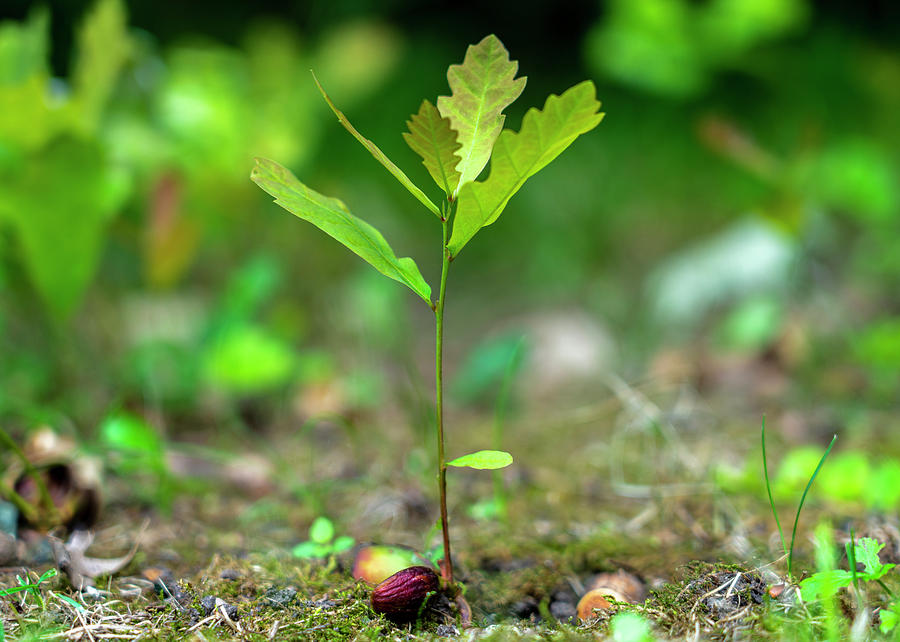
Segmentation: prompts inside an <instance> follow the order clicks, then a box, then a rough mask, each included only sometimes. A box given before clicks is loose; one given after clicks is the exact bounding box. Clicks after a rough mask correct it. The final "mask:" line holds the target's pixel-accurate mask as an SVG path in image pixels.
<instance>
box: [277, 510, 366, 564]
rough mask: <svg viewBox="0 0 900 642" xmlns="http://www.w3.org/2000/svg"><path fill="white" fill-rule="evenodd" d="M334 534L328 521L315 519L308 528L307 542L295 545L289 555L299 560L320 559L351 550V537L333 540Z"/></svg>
mask: <svg viewBox="0 0 900 642" xmlns="http://www.w3.org/2000/svg"><path fill="white" fill-rule="evenodd" d="M334 532H335V531H334V524H333V523H332V522H331V520H330V519H328V518H327V517H322V516H320V517H316V518H315V519H314V520H313V523H312V525H310V527H309V540H308V541H306V542H301V543H299V544H297V545H296V546H295V547H294V549H293V550H292V551H291V553H293V555H294V557H299V558H301V559H322V558H325V557H328V556H329V555H335V554H337V553H343V552H344V551H347V550H350V549H351V548H353V544H355V542H354V541H353V538H352V537H350V536H349V535H341V536H340V537H338V538H337V539H335V537H334Z"/></svg>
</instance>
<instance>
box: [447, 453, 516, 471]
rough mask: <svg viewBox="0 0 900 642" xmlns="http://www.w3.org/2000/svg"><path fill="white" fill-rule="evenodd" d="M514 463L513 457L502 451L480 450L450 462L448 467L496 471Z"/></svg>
mask: <svg viewBox="0 0 900 642" xmlns="http://www.w3.org/2000/svg"><path fill="white" fill-rule="evenodd" d="M511 463H513V458H512V455H510V454H509V453H508V452H504V451H502V450H479V451H478V452H474V453H469V454H468V455H463V456H462V457H457V458H456V459H454V460H452V461H448V462H447V465H448V466H455V467H457V468H475V469H478V470H496V469H497V468H506V467H507V466H509V465H510V464H511Z"/></svg>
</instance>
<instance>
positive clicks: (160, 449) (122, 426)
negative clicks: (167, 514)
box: [99, 411, 175, 510]
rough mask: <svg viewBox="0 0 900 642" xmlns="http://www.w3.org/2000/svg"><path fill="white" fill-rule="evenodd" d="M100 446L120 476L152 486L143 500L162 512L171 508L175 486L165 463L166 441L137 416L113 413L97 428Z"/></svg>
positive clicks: (126, 413)
mask: <svg viewBox="0 0 900 642" xmlns="http://www.w3.org/2000/svg"><path fill="white" fill-rule="evenodd" d="M99 446H100V448H101V449H102V450H103V452H104V453H105V454H106V461H107V463H108V464H109V465H110V466H112V468H113V470H115V471H116V472H118V473H119V474H122V475H126V476H129V477H131V478H137V479H141V478H144V479H150V480H152V483H151V484H149V485H148V486H147V488H149V491H148V495H147V497H146V499H147V500H148V501H151V502H153V503H154V504H156V505H158V506H159V507H161V508H162V509H164V510H168V509H169V508H170V507H171V504H172V500H173V498H174V493H175V487H174V483H173V481H174V480H173V479H172V476H171V474H170V472H169V466H168V463H167V462H166V452H165V442H164V440H163V438H162V437H161V436H160V435H159V433H158V432H157V431H156V429H154V428H153V426H151V425H150V424H149V423H147V421H145V420H144V419H143V418H142V417H139V416H138V415H135V414H132V413H129V412H124V411H115V412H112V413H111V414H110V415H109V416H107V417H106V419H104V420H103V422H102V423H101V425H100V439H99Z"/></svg>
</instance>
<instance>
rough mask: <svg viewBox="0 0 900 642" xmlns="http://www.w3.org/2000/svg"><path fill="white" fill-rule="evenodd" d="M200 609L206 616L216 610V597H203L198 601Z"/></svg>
mask: <svg viewBox="0 0 900 642" xmlns="http://www.w3.org/2000/svg"><path fill="white" fill-rule="evenodd" d="M200 607H201V608H202V609H203V615H204V616H207V615H209V614H210V613H212V612H213V609H214V608H216V596H215V595H204V596H203V597H202V598H201V599H200Z"/></svg>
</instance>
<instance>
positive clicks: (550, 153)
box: [449, 80, 604, 257]
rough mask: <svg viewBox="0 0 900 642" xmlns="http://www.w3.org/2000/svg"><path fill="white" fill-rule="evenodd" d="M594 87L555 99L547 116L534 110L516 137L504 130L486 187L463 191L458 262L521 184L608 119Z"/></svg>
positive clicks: (454, 246)
mask: <svg viewBox="0 0 900 642" xmlns="http://www.w3.org/2000/svg"><path fill="white" fill-rule="evenodd" d="M599 109H600V102H599V101H598V100H597V98H596V89H595V87H594V83H593V82H591V81H590V80H586V81H584V82H581V83H579V84H577V85H575V86H574V87H571V88H569V89H568V90H566V91H565V92H564V93H563V94H562V95H561V96H556V95H551V96H549V97H548V98H547V102H546V103H545V104H544V108H543V109H542V110H538V109H535V108H533V107H532V108H531V109H529V110H528V113H526V114H525V118H524V119H523V120H522V129H521V130H520V131H519V132H518V133H516V132H514V131H511V130H509V129H505V130H503V133H501V134H500V138H498V139H497V144H496V145H494V151H493V154H491V173H490V175H489V176H488V177H487V179H485V180H484V181H481V182H478V183H470V184H467V185H464V186H463V187H462V188H461V189H460V193H459V204H458V205H457V211H456V220H455V222H454V224H453V235H452V236H451V238H450V243H449V248H450V254H451V256H453V257H455V256H456V255H457V254H459V251H460V250H461V249H462V248H463V246H464V245H465V244H466V243H468V242H469V240H470V239H471V238H472V237H473V236H475V234H476V232H478V230H480V229H481V228H482V227H484V226H485V225H490V224H491V223H493V222H494V221H496V220H497V217H498V216H500V213H501V212H502V211H503V208H504V207H506V204H507V203H508V202H509V199H510V198H511V197H512V196H513V194H515V193H516V192H517V191H519V188H520V187H522V184H523V183H524V182H525V181H526V180H527V179H528V178H529V177H531V176H533V175H534V174H536V173H537V172H538V171H539V170H541V169H542V168H543V167H545V166H546V165H547V164H548V163H549V162H550V161H552V160H553V159H554V158H556V157H557V156H559V155H560V154H561V153H562V152H563V150H565V149H566V147H568V146H569V145H571V144H572V142H573V141H574V140H575V139H576V138H578V137H579V136H580V135H581V134H583V133H585V132H588V131H590V130H591V129H593V128H594V127H596V126H597V124H598V123H599V122H600V121H601V120H602V119H603V116H604V114H603V113H602V112H599V111H598V110H599Z"/></svg>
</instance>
